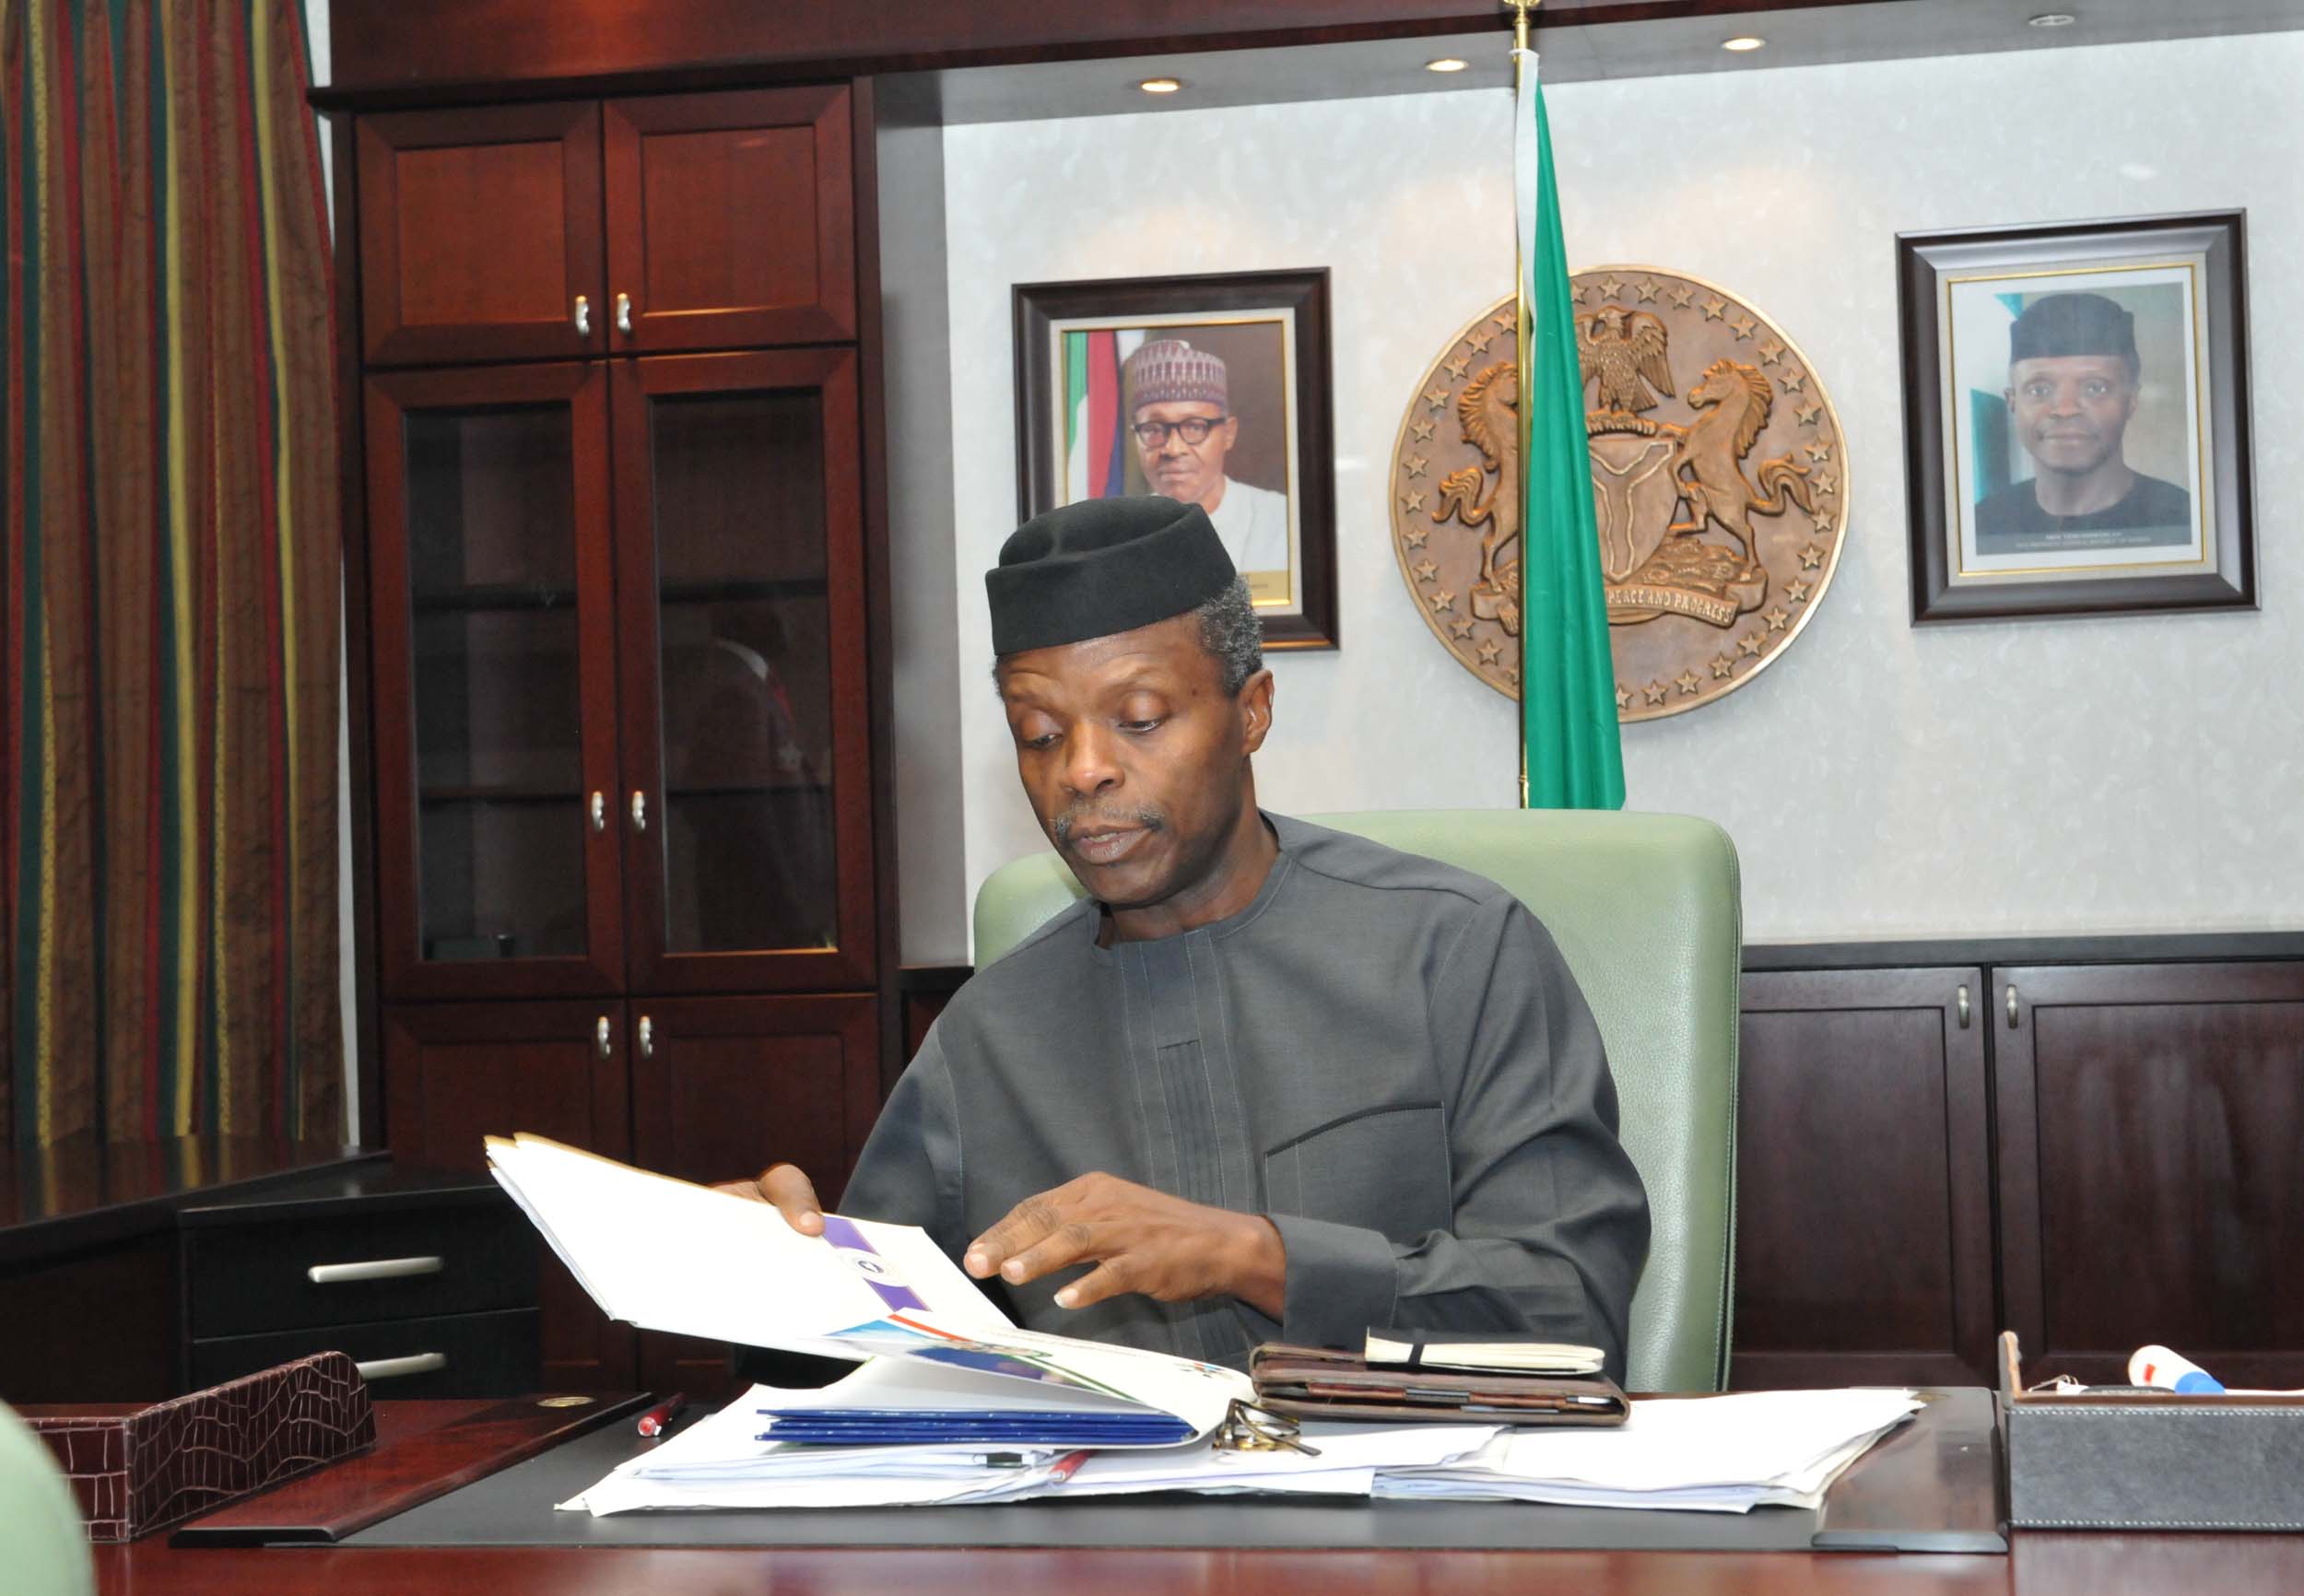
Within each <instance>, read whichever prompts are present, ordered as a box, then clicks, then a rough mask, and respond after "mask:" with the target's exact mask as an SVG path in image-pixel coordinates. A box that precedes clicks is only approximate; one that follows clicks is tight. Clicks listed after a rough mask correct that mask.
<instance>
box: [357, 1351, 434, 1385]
mask: <svg viewBox="0 0 2304 1596" xmlns="http://www.w3.org/2000/svg"><path fill="white" fill-rule="evenodd" d="M352 1367H354V1368H357V1369H359V1371H360V1378H361V1379H400V1378H402V1377H403V1376H405V1375H411V1374H430V1373H431V1372H432V1371H433V1370H434V1369H441V1368H446V1367H448V1355H447V1354H446V1353H444V1352H417V1353H410V1354H409V1355H407V1356H406V1357H372V1358H370V1359H369V1360H368V1361H367V1362H366V1363H356V1364H354V1365H353V1366H352Z"/></svg>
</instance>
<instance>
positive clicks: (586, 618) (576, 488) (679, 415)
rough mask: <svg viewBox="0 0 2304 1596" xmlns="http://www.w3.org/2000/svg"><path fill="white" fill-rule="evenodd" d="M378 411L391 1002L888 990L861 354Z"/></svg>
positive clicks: (533, 378)
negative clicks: (880, 928)
mask: <svg viewBox="0 0 2304 1596" xmlns="http://www.w3.org/2000/svg"><path fill="white" fill-rule="evenodd" d="M611 393H613V395H614V400H615V403H614V412H613V414H614V422H613V425H611V423H610V405H609V396H610V394H611ZM366 405H367V419H368V453H367V460H368V472H369V495H368V497H369V515H368V524H369V529H370V595H371V603H370V637H371V648H372V650H373V681H374V684H375V695H376V699H375V702H376V709H375V713H374V717H373V722H372V732H371V737H372V742H373V754H374V769H375V772H376V816H377V853H378V860H379V864H380V872H381V875H382V884H383V885H382V891H381V892H380V894H379V899H380V903H379V907H380V910H381V912H380V915H379V926H378V930H379V937H378V965H379V967H380V975H381V980H382V988H383V992H384V994H385V996H386V997H387V998H389V999H392V1000H395V1001H397V1000H406V999H414V998H436V997H454V998H473V997H487V998H502V997H537V996H552V995H559V994H569V993H582V992H592V993H604V994H605V993H616V992H627V991H639V992H746V991H826V990H833V991H839V990H846V991H857V990H862V989H864V988H867V987H870V986H871V985H872V984H873V981H874V980H875V976H876V953H875V946H874V927H875V915H874V891H875V871H874V858H873V850H872V806H871V802H870V793H871V787H872V757H871V749H870V715H869V712H868V709H867V705H868V701H869V691H868V687H867V684H866V667H865V659H864V629H865V628H864V616H865V593H864V559H863V554H862V546H863V525H862V512H861V508H860V496H861V489H860V486H859V475H860V471H861V466H860V464H859V461H858V458H857V434H858V418H857V385H856V362H855V355H854V352H853V351H852V350H849V349H844V348H838V347H832V348H817V349H805V350H762V351H756V352H749V353H741V354H725V355H706V356H662V357H651V358H641V359H636V360H616V361H595V362H570V363H566V364H558V365H535V366H500V367H472V368H458V369H451V370H428V371H388V372H381V373H376V374H372V375H370V377H369V379H368V381H367V384H366ZM612 477H613V480H614V484H615V488H614V493H613V496H612V495H611V492H610V481H611V478H612ZM612 497H613V503H614V510H613V515H612V514H611V510H610V504H611V498H612ZM612 531H613V537H612V535H611V534H612ZM612 548H613V552H612Z"/></svg>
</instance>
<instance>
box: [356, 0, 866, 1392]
mask: <svg viewBox="0 0 2304 1596" xmlns="http://www.w3.org/2000/svg"><path fill="white" fill-rule="evenodd" d="M483 26H484V24H481V23H478V22H475V23H474V24H473V27H474V29H480V28H482V27H483ZM447 32H448V33H451V34H453V35H454V37H456V38H458V39H462V40H464V41H465V42H466V43H469V42H470V40H471V38H472V37H473V34H472V33H471V32H470V31H464V30H459V29H457V28H450V29H447ZM382 98H383V100H384V103H382V104H378V103H375V102H374V101H373V100H371V101H370V103H369V104H366V105H364V106H363V107H362V108H361V109H360V110H359V111H358V112H357V113H349V114H347V115H345V116H343V117H342V118H341V119H340V120H339V123H338V124H337V127H336V138H337V154H338V159H337V163H336V172H337V176H338V184H339V188H338V196H337V198H338V205H337V259H338V266H339V272H340V274H341V277H342V282H341V285H340V290H339V313H340V316H341V317H342V319H343V322H344V325H343V328H342V334H343V335H342V336H341V338H340V340H339V346H340V348H341V349H342V351H343V358H344V360H345V364H346V369H345V372H344V387H345V392H346V393H347V399H348V400H349V401H351V403H350V404H349V405H347V408H348V410H349V411H350V414H349V416H348V417H347V428H346V434H345V437H346V452H347V463H348V467H349V470H350V471H351V472H352V473H353V474H355V475H357V477H358V482H357V490H356V491H353V492H350V493H348V494H347V570H348V572H349V573H350V582H351V589H352V599H353V610H354V616H353V637H352V645H353V646H352V666H353V676H354V691H353V703H354V705H355V709H354V711H353V714H354V720H353V738H354V743H355V760H354V765H355V780H356V784H357V789H358V791H359V794H360V796H361V797H362V798H363V799H364V800H365V803H364V804H362V805H361V808H362V811H363V815H364V816H365V817H366V818H367V820H368V824H367V825H365V826H364V827H362V828H361V840H362V842H363V844H364V848H363V850H362V851H363V859H362V862H361V863H362V867H363V876H362V881H361V886H362V888H363V890H362V892H361V895H360V896H361V900H362V901H361V909H362V923H361V925H360V927H359V930H360V933H361V939H362V945H363V947H364V949H365V950H366V952H367V957H366V958H365V959H364V965H365V967H366V969H365V972H364V973H368V974H369V975H370V979H369V980H367V981H366V982H365V983H364V1003H363V1006H364V1013H363V1015H362V1021H363V1031H364V1035H365V1037H366V1039H367V1042H368V1050H367V1056H368V1057H369V1058H370V1059H373V1060H374V1061H375V1062H376V1065H377V1067H376V1068H374V1069H372V1070H370V1071H368V1072H366V1074H367V1076H368V1079H369V1080H370V1081H372V1082H374V1083H375V1085H374V1086H370V1087H369V1089H370V1092H371V1093H372V1096H371V1097H370V1101H369V1102H368V1103H367V1104H365V1105H364V1113H363V1120H362V1122H363V1123H364V1124H367V1125H370V1126H374V1125H377V1124H379V1123H381V1125H382V1133H383V1135H384V1137H385V1139H386V1140H387V1141H388V1142H389V1144H390V1145H391V1146H392V1148H393V1149H394V1152H395V1153H396V1154H397V1155H398V1156H401V1157H403V1158H406V1159H412V1160H417V1161H420V1162H423V1163H425V1164H428V1165H432V1166H437V1167H440V1168H450V1169H460V1170H468V1171H471V1172H473V1173H475V1174H477V1173H478V1172H479V1171H480V1169H481V1165H482V1152H481V1149H482V1138H483V1137H484V1136H485V1135H488V1134H500V1133H509V1132H514V1131H533V1132H540V1133H544V1134H548V1135H551V1136H555V1137H558V1138H560V1139H563V1140H566V1141H569V1142H571V1143H574V1144H578V1145H581V1146H583V1147H586V1148H589V1149H592V1150H594V1151H596V1152H600V1153H603V1154H605V1155H607V1156H613V1157H618V1158H629V1159H632V1160H635V1161H637V1162H639V1163H641V1164H643V1165H645V1166H646V1167H648V1168H653V1169H658V1170H662V1171H664V1172H666V1173H669V1174H673V1175H677V1176H681V1177H684V1178H688V1179H707V1180H708V1179H728V1178H732V1177H736V1176H740V1175H744V1174H746V1173H749V1172H751V1171H753V1170H755V1169H757V1168H759V1167H760V1166H761V1165H762V1164H763V1163H765V1162H766V1161H767V1160H768V1159H769V1158H770V1157H771V1156H774V1157H781V1158H790V1159H793V1160H799V1161H805V1167H806V1168H808V1169H809V1170H810V1171H811V1172H812V1173H813V1174H815V1175H816V1176H817V1180H818V1188H819V1190H820V1191H823V1192H824V1194H825V1195H826V1197H827V1198H828V1199H836V1198H837V1194H838V1191H839V1189H840V1184H841V1181H842V1179H843V1178H844V1176H845V1174H846V1171H847V1169H848V1167H849V1165H850V1164H851V1162H852V1159H853V1157H854V1156H855V1153H856V1151H857V1149H858V1148H859V1147H861V1146H862V1144H863V1141H864V1136H865V1134H866V1133H867V1132H869V1130H870V1129H871V1124H872V1119H873V1115H874V1113H875V1112H876V1109H877V1107H878V1100H879V1097H878V1094H879V1088H880V1084H881V1078H882V1074H883V1070H882V1062H881V1057H880V1055H881V1052H882V1049H883V1042H882V1036H883V1029H884V1026H885V1027H892V1024H893V1022H892V1018H891V1017H890V1016H892V1015H893V1012H894V1011H893V1008H892V1006H891V1000H890V999H889V998H888V996H886V995H884V994H883V992H881V980H882V975H883V972H884V970H886V969H887V968H888V967H889V966H890V965H891V964H892V962H893V961H892V959H890V958H889V957H888V953H889V952H890V951H891V947H892V945H891V942H890V934H891V928H892V925H893V915H892V914H891V913H889V912H888V902H889V898H888V895H889V892H890V891H891V883H890V880H889V877H890V875H891V874H892V873H891V872H890V870H889V869H888V862H889V857H890V847H891V843H890V828H889V824H888V777H887V754H886V750H885V748H884V747H883V746H881V744H882V743H884V741H885V737H886V727H885V721H886V717H887V714H888V684H887V675H888V672H887V669H886V665H885V651H886V650H887V648H888V640H887V633H886V628H885V624H884V623H883V622H882V621H880V620H878V619H877V618H876V617H877V616H880V615H881V614H882V612H884V610H885V606H886V602H887V601H886V591H887V574H886V569H885V560H884V559H883V558H882V557H881V556H880V555H879V554H878V553H877V552H876V549H877V548H878V547H879V546H880V543H881V541H882V540H884V538H885V533H884V531H882V530H879V529H878V528H877V522H876V516H877V514H878V511H877V510H876V502H877V494H878V489H877V487H876V482H877V480H878V475H877V466H876V463H875V461H874V460H873V458H872V457H871V451H870V447H869V445H868V435H869V434H870V433H871V431H872V428H873V426H874V422H873V416H874V410H875V406H876V404H877V394H876V382H877V376H876V370H877V366H876V362H877V359H878V351H877V347H876V344H875V343H874V340H875V339H876V336H877V330H876V329H877V320H876V318H877V293H876V288H877V284H876V280H875V279H874V278H872V277H871V276H870V275H869V265H870V262H869V248H870V243H871V238H872V234H871V230H870V225H871V224H870V221H869V218H870V217H871V216H872V214H873V191H872V189H871V187H870V181H869V174H870V172H871V170H872V168H871V163H870V161H869V160H868V159H866V158H861V157H860V155H859V149H860V147H868V144H869V140H870V137H871V131H872V119H871V110H870V96H869V91H868V89H864V88H852V86H851V85H849V84H848V83H845V82H825V83H808V84H782V85H779V86H776V87H755V88H720V89H715V90H713V91H711V92H705V93H673V94H665V93H657V94H611V95H606V96H600V95H574V96H570V97H555V98H551V99H548V100H535V99H533V98H531V94H530V91H529V90H528V89H527V88H525V87H524V86H522V85H517V84H513V83H509V82H507V83H501V84H497V85H496V86H494V87H493V88H491V87H490V86H489V84H488V83H486V82H480V83H468V84H464V85H462V86H461V87H460V88H459V89H458V91H457V94H456V96H455V98H456V99H457V100H460V101H464V102H463V103H457V104H454V105H452V106H447V107H441V106H439V105H436V104H431V105H427V106H426V108H423V109H400V108H398V105H399V104H400V103H402V102H400V101H398V100H395V98H394V97H393V96H390V95H387V96H384V97H382ZM427 99H428V97H427V96H425V95H423V94H420V93H417V94H411V95H410V96H408V97H407V100H406V103H410V104H414V103H417V102H422V101H425V100H427ZM876 651H878V652H877V654H876ZM889 1034H891V1035H892V1034H893V1033H892V1028H891V1029H890V1032H889ZM542 1301H543V1308H542V1368H543V1373H544V1377H545V1378H546V1379H547V1380H550V1381H552V1382H553V1383H555V1384H556V1385H562V1386H569V1385H573V1386H588V1387H594V1388H601V1389H629V1388H630V1387H633V1386H634V1385H636V1384H643V1383H644V1384H649V1385H653V1386H660V1387H663V1388H665V1389H674V1388H680V1387H686V1388H688V1389H692V1390H699V1391H700V1390H708V1389H712V1388H713V1387H714V1386H715V1384H716V1383H724V1380H725V1378H726V1376H725V1365H726V1354H725V1351H724V1349H722V1348H718V1347H704V1346H700V1345H695V1344H688V1343H686V1342H681V1341H678V1340H676V1339H675V1338H671V1337H667V1336H658V1335H639V1336H636V1335H635V1334H634V1332H632V1331H631V1330H630V1329H629V1327H626V1326H622V1325H617V1324H611V1323H609V1322H608V1321H606V1320H605V1319H604V1318H603V1317H602V1316H601V1314H600V1313H599V1311H598V1309H597V1308H595V1307H594V1305H593V1303H592V1302H591V1301H590V1300H589V1299H588V1298H587V1297H586V1296H585V1294H584V1293H583V1291H582V1288H581V1287H579V1286H578V1285H577V1284H576V1282H575V1281H574V1279H573V1278H572V1277H571V1276H570V1274H569V1273H568V1272H567V1271H566V1270H565V1269H564V1268H562V1267H561V1266H560V1265H559V1263H558V1261H557V1260H552V1259H547V1261H546V1262H545V1265H544V1279H543V1294H542Z"/></svg>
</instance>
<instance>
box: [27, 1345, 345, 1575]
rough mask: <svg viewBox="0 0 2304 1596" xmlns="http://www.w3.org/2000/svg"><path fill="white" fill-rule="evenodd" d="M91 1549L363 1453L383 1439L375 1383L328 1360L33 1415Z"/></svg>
mask: <svg viewBox="0 0 2304 1596" xmlns="http://www.w3.org/2000/svg"><path fill="white" fill-rule="evenodd" d="M24 1418H25V1421H26V1422H27V1423H28V1424H29V1425H30V1426H32V1428H33V1429H34V1430H35V1431H36V1432H38V1433H39V1435H40V1436H41V1438H42V1439H44V1440H45V1441H47V1443H48V1447H49V1449H50V1450H51V1451H53V1452H54V1453H55V1454H56V1458H57V1461H60V1462H61V1463H62V1464H63V1465H64V1472H65V1476H66V1477H67V1478H68V1479H69V1480H70V1481H71V1482H72V1490H73V1494H74V1495H75V1496H77V1497H78V1498H79V1502H80V1514H81V1516H82V1517H83V1518H85V1519H86V1520H88V1539H89V1540H91V1541H133V1540H135V1538H136V1537H137V1536H139V1535H146V1534H149V1533H150V1532H151V1531H154V1530H159V1529H165V1528H166V1527H167V1526H169V1525H170V1524H176V1523H181V1522H182V1521H183V1520H186V1519H189V1518H191V1517H192V1516H193V1515H194V1514H195V1513H204V1512H206V1511H207V1510H208V1509H209V1508H215V1507H217V1506H220V1505H221V1504H223V1503H225V1502H229V1501H231V1500H233V1499H234V1498H236V1497H239V1496H248V1495H250V1494H252V1493H253V1492H256V1491H261V1490H263V1489H264V1488H265V1487H266V1486H268V1485H276V1484H278V1483H279V1482H280V1481H282V1480H285V1479H288V1478H290V1477H291V1476H293V1475H296V1474H300V1473H305V1472H307V1471H308V1470H312V1469H316V1468H319V1467H320V1466H321V1465H322V1464H323V1463H329V1462H334V1461H335V1460H336V1459H338V1458H341V1457H344V1456H347V1454H349V1453H352V1452H356V1451H359V1449H361V1448H363V1447H366V1446H370V1445H371V1444H372V1443H373V1442H374V1441H375V1439H376V1411H375V1407H374V1405H373V1404H372V1403H371V1402H370V1400H369V1395H368V1382H367V1381H366V1380H364V1379H361V1378H360V1371H359V1369H358V1368H356V1367H354V1366H353V1363H352V1360H351V1358H349V1357H347V1355H344V1354H343V1353H340V1352H323V1353H319V1354H316V1355H313V1356H311V1357H306V1358H299V1359H298V1360H297V1361H296V1362H294V1363H284V1364H282V1365H280V1366H279V1367H277V1368H268V1369H264V1370H263V1371H262V1372H261V1373H257V1374H252V1375H247V1376H244V1377H243V1378H241V1379H236V1380H230V1381H228V1382H226V1383H225V1384H223V1385H219V1386H213V1387H211V1388H209V1389H208V1390H206V1391H194V1392H192V1393H191V1394H189V1395H186V1396H180V1397H176V1398H173V1399H171V1400H170V1401H168V1402H156V1403H154V1404H152V1405H151V1406H150V1407H142V1408H139V1407H132V1406H127V1405H123V1404H120V1403H110V1404H106V1405H104V1406H101V1407H91V1408H89V1409H88V1410H86V1411H83V1412H76V1411H73V1410H71V1409H68V1408H61V1407H48V1408H40V1407H34V1408H29V1409H28V1410H26V1412H25V1414H24Z"/></svg>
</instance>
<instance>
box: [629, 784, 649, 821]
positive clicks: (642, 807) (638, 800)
mask: <svg viewBox="0 0 2304 1596" xmlns="http://www.w3.org/2000/svg"><path fill="white" fill-rule="evenodd" d="M632 829H633V830H635V831H645V830H647V829H648V794H647V793H645V792H641V790H640V789H639V788H637V787H635V788H633V789H632Z"/></svg>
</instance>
